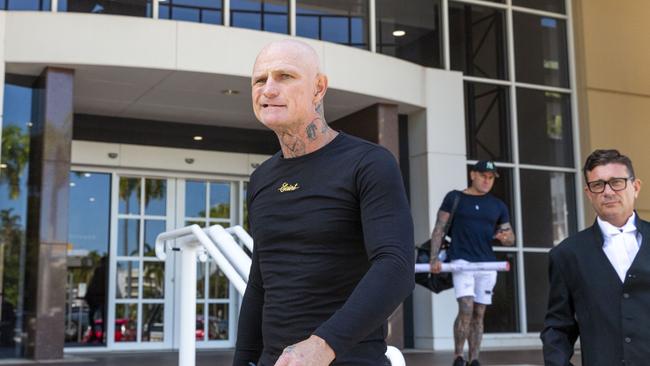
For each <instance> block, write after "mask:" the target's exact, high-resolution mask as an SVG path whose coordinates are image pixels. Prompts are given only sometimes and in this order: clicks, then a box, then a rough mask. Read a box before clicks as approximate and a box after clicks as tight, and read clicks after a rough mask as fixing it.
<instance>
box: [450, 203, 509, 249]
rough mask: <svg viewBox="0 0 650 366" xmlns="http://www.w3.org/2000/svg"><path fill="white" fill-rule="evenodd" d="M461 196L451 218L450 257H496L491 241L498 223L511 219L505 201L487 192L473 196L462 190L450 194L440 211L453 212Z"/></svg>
mask: <svg viewBox="0 0 650 366" xmlns="http://www.w3.org/2000/svg"><path fill="white" fill-rule="evenodd" d="M458 195H460V201H458V207H457V208H456V212H455V213H454V217H453V218H452V223H451V228H450V236H451V247H450V250H449V253H448V254H449V259H452V260H453V259H464V260H466V261H468V262H489V261H493V260H496V257H495V256H494V251H493V250H492V240H493V238H494V234H495V233H496V229H497V226H498V225H501V224H505V223H507V222H510V217H509V215H508V208H507V207H506V205H505V203H503V201H501V200H500V199H498V198H496V197H494V196H493V195H491V194H489V193H487V194H484V195H482V196H474V195H470V194H466V193H463V192H461V191H451V192H449V193H447V195H446V196H445V199H444V200H443V201H442V205H441V206H440V210H441V211H445V212H451V210H452V208H453V205H454V198H455V197H456V196H458Z"/></svg>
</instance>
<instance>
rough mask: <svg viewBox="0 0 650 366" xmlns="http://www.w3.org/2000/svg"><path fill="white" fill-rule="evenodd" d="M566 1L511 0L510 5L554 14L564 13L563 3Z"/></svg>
mask: <svg viewBox="0 0 650 366" xmlns="http://www.w3.org/2000/svg"><path fill="white" fill-rule="evenodd" d="M565 1H566V0H512V5H514V6H521V7H526V8H533V9H538V10H546V11H552V12H555V13H564V12H565V11H566V9H565V8H564V2H565Z"/></svg>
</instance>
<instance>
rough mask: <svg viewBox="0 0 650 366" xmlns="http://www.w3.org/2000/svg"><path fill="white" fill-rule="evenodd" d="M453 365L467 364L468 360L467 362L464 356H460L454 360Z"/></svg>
mask: <svg viewBox="0 0 650 366" xmlns="http://www.w3.org/2000/svg"><path fill="white" fill-rule="evenodd" d="M452 366H467V362H465V359H464V358H463V357H461V356H458V357H456V359H455V360H454V364H453V365H452Z"/></svg>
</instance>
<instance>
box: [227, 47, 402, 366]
mask: <svg viewBox="0 0 650 366" xmlns="http://www.w3.org/2000/svg"><path fill="white" fill-rule="evenodd" d="M326 91H327V77H326V76H325V74H323V73H322V72H321V70H320V65H319V57H318V55H317V54H316V52H315V51H314V50H313V49H312V48H311V47H310V46H308V45H307V44H305V43H302V42H299V41H294V40H285V41H280V42H275V43H271V44H269V45H268V46H266V47H265V48H264V49H263V50H262V51H261V52H260V54H259V55H258V56H257V59H256V61H255V66H254V69H253V77H252V96H253V110H254V112H255V116H256V117H257V119H258V120H259V121H260V122H261V123H262V124H264V125H265V126H266V127H268V128H269V129H271V130H272V131H273V132H275V134H276V135H277V137H278V140H279V141H280V146H281V151H279V152H278V153H276V154H275V155H274V156H273V157H271V158H270V159H269V160H267V161H266V162H264V163H263V164H262V165H261V166H260V167H259V168H257V169H256V170H255V172H254V173H253V175H252V176H251V179H250V183H249V185H248V197H247V198H248V210H249V211H248V212H249V224H250V230H251V234H252V236H253V239H254V240H255V250H254V251H253V264H252V266H251V272H250V279H249V283H248V287H247V288H246V293H245V295H244V299H243V303H242V307H241V315H240V318H239V329H238V335H237V347H236V351H235V358H234V363H233V364H234V365H236V366H239V365H241V366H250V365H257V366H273V365H276V366H297V365H329V364H333V365H373V366H377V365H385V364H386V363H387V360H386V358H385V356H384V353H385V352H386V343H385V341H384V338H385V336H386V324H385V323H386V319H387V318H388V316H389V315H390V314H391V313H392V312H393V311H394V309H395V308H396V307H397V306H398V305H399V304H400V303H401V302H402V301H403V300H404V298H405V297H406V296H408V295H409V294H410V293H411V291H412V290H413V286H414V275H413V269H414V266H413V223H412V219H411V215H410V211H409V207H408V203H407V200H406V195H405V192H404V186H403V183H402V177H401V175H400V171H399V168H398V166H397V163H396V161H395V158H394V157H393V156H392V155H391V153H390V152H388V150H386V149H384V148H383V147H381V146H378V145H375V144H372V143H370V142H367V141H364V140H361V139H357V138H355V137H352V136H349V135H346V134H344V133H342V132H336V131H334V130H332V129H331V128H329V126H328V125H327V122H326V121H325V117H324V113H323V97H324V96H325V93H326Z"/></svg>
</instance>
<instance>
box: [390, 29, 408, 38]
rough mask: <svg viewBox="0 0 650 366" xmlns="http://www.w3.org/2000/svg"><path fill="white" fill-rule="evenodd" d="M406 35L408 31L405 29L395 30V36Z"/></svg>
mask: <svg viewBox="0 0 650 366" xmlns="http://www.w3.org/2000/svg"><path fill="white" fill-rule="evenodd" d="M405 35H406V31H404V30H401V29H397V30H394V31H393V36H395V37H403V36H405Z"/></svg>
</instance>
